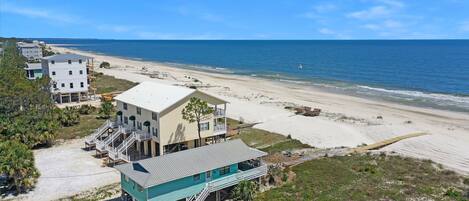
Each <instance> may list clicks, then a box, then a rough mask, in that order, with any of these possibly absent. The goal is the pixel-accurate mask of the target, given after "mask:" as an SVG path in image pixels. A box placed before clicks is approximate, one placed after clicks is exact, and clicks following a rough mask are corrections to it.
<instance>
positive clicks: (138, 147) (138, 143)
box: [135, 141, 141, 154]
mask: <svg viewBox="0 0 469 201" xmlns="http://www.w3.org/2000/svg"><path fill="white" fill-rule="evenodd" d="M135 143H136V144H137V151H138V153H139V154H140V143H141V142H139V141H135Z"/></svg>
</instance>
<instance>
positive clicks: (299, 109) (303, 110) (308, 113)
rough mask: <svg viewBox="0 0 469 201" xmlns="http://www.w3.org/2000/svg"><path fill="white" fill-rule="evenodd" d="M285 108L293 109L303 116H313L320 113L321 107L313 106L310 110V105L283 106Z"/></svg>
mask: <svg viewBox="0 0 469 201" xmlns="http://www.w3.org/2000/svg"><path fill="white" fill-rule="evenodd" d="M285 109H290V110H294V111H295V114H296V115H303V116H307V117H315V116H319V114H321V109H319V108H314V109H313V110H311V107H306V106H303V107H288V108H287V107H285Z"/></svg>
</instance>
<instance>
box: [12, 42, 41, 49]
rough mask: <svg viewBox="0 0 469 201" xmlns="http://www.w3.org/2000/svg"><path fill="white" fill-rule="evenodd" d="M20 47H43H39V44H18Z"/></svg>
mask: <svg viewBox="0 0 469 201" xmlns="http://www.w3.org/2000/svg"><path fill="white" fill-rule="evenodd" d="M17 45H18V47H20V48H40V47H41V46H39V45H38V44H36V43H21V42H19V43H17Z"/></svg>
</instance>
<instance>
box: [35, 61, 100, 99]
mask: <svg viewBox="0 0 469 201" xmlns="http://www.w3.org/2000/svg"><path fill="white" fill-rule="evenodd" d="M92 60H93V58H91V57H85V56H82V55H78V54H57V55H52V56H48V57H44V58H43V59H42V70H43V75H44V76H49V78H50V79H51V82H52V83H51V91H52V93H53V94H54V99H55V101H57V102H58V103H68V102H79V101H81V100H84V99H87V98H88V96H89V94H88V86H89V83H90V80H89V77H88V71H89V70H88V68H89V67H90V65H91V63H92Z"/></svg>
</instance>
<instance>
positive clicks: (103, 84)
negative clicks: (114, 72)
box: [95, 73, 137, 94]
mask: <svg viewBox="0 0 469 201" xmlns="http://www.w3.org/2000/svg"><path fill="white" fill-rule="evenodd" d="M95 76H96V88H97V90H96V93H98V94H102V93H109V92H116V91H125V90H127V89H130V88H132V87H134V86H135V85H137V83H134V82H131V81H128V80H123V79H118V78H115V77H113V76H109V75H104V74H102V73H96V74H95Z"/></svg>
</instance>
